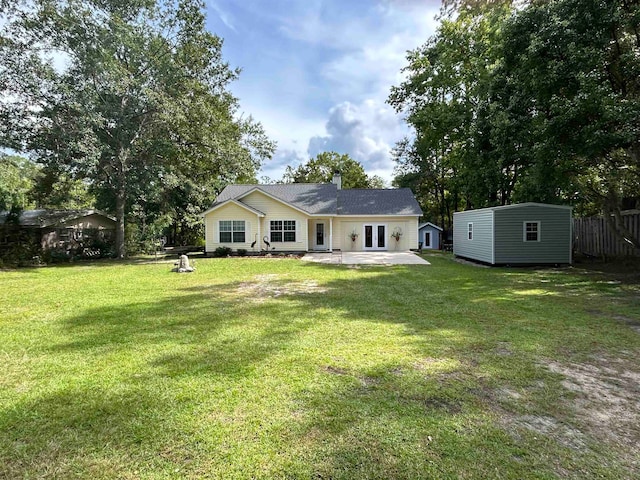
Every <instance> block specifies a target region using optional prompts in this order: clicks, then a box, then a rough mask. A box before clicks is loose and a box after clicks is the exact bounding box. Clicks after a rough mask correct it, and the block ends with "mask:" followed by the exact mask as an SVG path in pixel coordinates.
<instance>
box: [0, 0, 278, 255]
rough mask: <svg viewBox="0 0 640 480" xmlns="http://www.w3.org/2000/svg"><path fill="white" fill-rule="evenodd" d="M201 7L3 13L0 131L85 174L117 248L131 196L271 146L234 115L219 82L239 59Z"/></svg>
mask: <svg viewBox="0 0 640 480" xmlns="http://www.w3.org/2000/svg"><path fill="white" fill-rule="evenodd" d="M202 10H203V5H202V4H201V3H200V2H199V1H197V0H182V1H180V2H177V3H175V2H171V1H167V2H165V3H161V4H156V3H155V2H154V1H152V0H134V1H129V2H121V1H118V0H106V1H105V0H85V1H81V0H64V1H54V0H33V1H32V2H29V3H28V4H27V5H26V6H25V7H24V8H22V9H21V10H20V11H16V10H14V11H13V12H12V14H11V15H9V21H8V22H7V23H6V25H5V32H7V31H11V36H10V37H9V36H8V35H7V34H6V33H5V34H4V35H3V37H4V38H5V41H4V42H3V43H2V45H1V48H0V59H1V60H2V61H1V62H0V64H1V65H5V66H6V67H5V68H3V69H0V91H1V92H2V93H3V96H2V101H1V102H2V104H1V106H0V120H4V121H5V123H4V130H1V131H0V142H1V144H2V145H5V146H9V147H13V148H17V149H19V150H21V151H30V152H32V153H33V155H34V157H35V158H36V159H37V160H38V162H40V163H42V164H43V165H45V167H47V168H49V169H50V171H57V172H61V173H65V174H67V175H69V176H70V178H74V179H84V180H86V181H88V182H89V183H90V184H91V188H92V189H93V190H94V191H95V192H96V194H97V195H98V198H100V199H102V201H104V202H105V204H106V205H108V206H109V209H110V210H112V211H115V215H116V218H117V229H116V248H117V254H118V256H119V257H123V256H125V254H126V251H125V242H124V238H125V218H126V216H127V214H130V213H131V212H132V206H137V207H140V208H142V209H143V210H144V209H145V208H146V206H147V204H148V198H149V197H152V198H153V199H154V201H156V200H157V201H158V202H159V203H162V202H161V201H160V200H159V199H162V198H164V199H166V198H168V197H167V195H166V193H165V192H166V190H167V188H168V187H169V188H170V187H174V186H175V185H184V184H186V183H189V182H192V183H193V184H194V185H200V186H202V188H211V189H213V188H215V185H221V184H223V183H225V182H229V181H234V180H235V179H237V178H239V177H247V176H254V175H255V172H256V170H257V168H258V167H259V165H260V162H261V161H262V160H263V159H265V158H267V157H269V156H270V155H271V153H272V152H273V149H274V145H273V144H272V143H271V142H269V141H268V140H267V139H266V137H265V135H264V132H263V130H262V128H261V126H260V125H259V124H257V123H255V122H254V121H253V119H252V118H251V117H248V118H243V117H242V116H239V115H237V111H238V101H237V99H236V98H234V97H233V96H232V95H231V94H230V93H229V92H228V91H227V86H228V84H229V82H231V81H233V80H234V79H236V78H237V76H238V74H239V71H238V70H233V69H231V68H230V67H229V65H228V64H227V63H225V62H224V61H223V59H222V53H221V48H222V40H221V39H220V38H219V37H217V36H216V35H213V34H211V33H209V32H207V31H206V29H205V17H204V15H203V13H202ZM53 55H57V57H56V58H58V60H59V61H58V65H56V66H54V64H53V60H52V59H53ZM60 57H61V58H62V63H63V64H64V65H63V66H62V67H61V66H60V65H59V63H60ZM214 194H215V192H213V191H211V193H210V194H209V195H206V194H205V195H199V196H198V197H197V198H196V199H195V201H202V202H204V201H206V197H209V199H211V200H212V197H213V195H214ZM183 198H184V197H183ZM193 199H194V197H190V198H189V200H193ZM192 207H193V205H192V204H185V203H183V205H182V206H181V207H179V206H176V208H175V210H174V212H173V213H174V215H175V216H179V215H181V214H185V212H186V211H187V210H188V209H190V208H192ZM159 209H160V210H164V212H162V213H166V209H167V205H166V204H164V205H163V206H161V207H159ZM195 209H197V207H196V208H195ZM158 213H161V212H158ZM158 216H160V215H158ZM174 218H175V217H174Z"/></svg>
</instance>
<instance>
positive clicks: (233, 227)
mask: <svg viewBox="0 0 640 480" xmlns="http://www.w3.org/2000/svg"><path fill="white" fill-rule="evenodd" d="M222 222H230V223H231V230H225V231H224V232H223V231H222ZM240 222H242V230H236V223H240ZM240 232H242V233H244V240H242V241H236V240H235V235H234V234H236V233H240ZM223 233H230V234H231V241H229V242H223V241H222V234H223ZM218 243H247V222H246V221H245V220H218Z"/></svg>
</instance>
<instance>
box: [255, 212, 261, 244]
mask: <svg viewBox="0 0 640 480" xmlns="http://www.w3.org/2000/svg"><path fill="white" fill-rule="evenodd" d="M256 217H257V218H258V243H257V245H258V251H261V250H262V236H261V235H260V215H258V214H256Z"/></svg>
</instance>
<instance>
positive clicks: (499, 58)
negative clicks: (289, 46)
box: [389, 0, 640, 244]
mask: <svg viewBox="0 0 640 480" xmlns="http://www.w3.org/2000/svg"><path fill="white" fill-rule="evenodd" d="M470 3H471V4H472V5H470V6H469V5H468V4H470ZM482 3H491V4H497V5H493V6H492V7H491V8H487V7H486V6H481V5H480V4H482ZM509 3H510V2H464V1H463V2H449V3H448V5H449V6H451V5H457V4H462V5H464V6H465V8H462V9H461V10H460V11H459V12H458V14H457V15H456V16H455V18H444V19H443V20H442V23H441V25H440V27H439V29H438V31H437V33H436V35H435V36H434V37H432V38H431V39H430V40H429V41H428V42H427V43H426V44H425V45H424V46H423V47H421V48H419V49H417V50H415V51H413V52H410V54H409V56H408V62H409V64H408V66H407V67H406V68H405V71H406V72H407V73H408V77H407V80H406V81H405V82H403V83H402V84H401V85H400V86H398V87H394V88H393V89H392V91H391V95H390V97H389V102H390V103H391V104H392V105H393V106H394V107H395V108H396V109H397V110H398V111H401V112H404V113H405V114H406V115H407V121H408V123H409V124H410V125H411V126H412V127H413V130H414V132H415V135H414V137H413V138H411V139H406V140H404V141H403V142H401V143H399V144H398V146H397V148H396V151H395V158H396V161H397V164H398V168H397V178H396V184H406V185H410V186H411V187H412V188H413V189H414V191H415V192H416V194H417V195H418V197H419V198H420V199H421V202H422V204H423V207H424V208H425V211H428V212H430V214H431V215H432V216H436V215H438V216H440V217H441V219H442V223H443V224H447V223H450V220H451V214H452V212H453V211H456V210H460V209H465V208H478V207H484V206H490V205H496V204H507V203H512V202H520V201H538V202H550V203H567V202H569V203H573V204H577V206H578V208H577V210H578V211H582V212H594V211H598V210H599V211H600V212H604V213H607V215H606V216H607V218H611V216H610V215H608V213H609V212H616V211H617V212H619V210H620V208H621V206H622V205H623V201H624V199H625V197H627V198H631V197H634V196H635V197H636V198H638V193H637V192H638V191H640V129H639V127H638V125H639V124H638V118H640V80H639V79H640V55H638V51H640V35H639V34H638V31H639V30H638V18H640V4H639V3H638V2H626V1H622V0H617V1H612V2H600V1H598V0H588V1H586V2H585V1H583V0H556V1H551V2H531V3H530V4H528V5H525V6H524V7H523V8H517V9H516V8H511V7H510V6H509ZM621 233H623V234H625V235H626V233H628V232H626V233H625V232H621ZM627 240H629V241H633V242H634V243H636V244H638V243H637V239H631V238H627Z"/></svg>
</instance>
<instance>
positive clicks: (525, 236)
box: [522, 220, 541, 243]
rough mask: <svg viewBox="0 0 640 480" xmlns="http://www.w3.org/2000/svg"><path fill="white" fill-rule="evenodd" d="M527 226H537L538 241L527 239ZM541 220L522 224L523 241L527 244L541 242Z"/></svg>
mask: <svg viewBox="0 0 640 480" xmlns="http://www.w3.org/2000/svg"><path fill="white" fill-rule="evenodd" d="M527 224H530V225H532V224H535V225H536V239H535V240H529V239H527ZM540 233H541V232H540V220H525V221H524V222H522V241H523V242H526V243H532V242H539V241H540Z"/></svg>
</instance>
